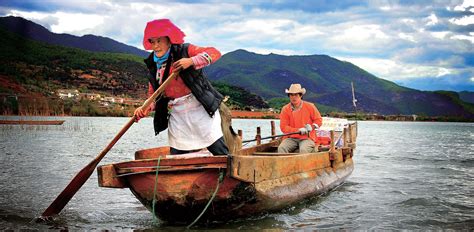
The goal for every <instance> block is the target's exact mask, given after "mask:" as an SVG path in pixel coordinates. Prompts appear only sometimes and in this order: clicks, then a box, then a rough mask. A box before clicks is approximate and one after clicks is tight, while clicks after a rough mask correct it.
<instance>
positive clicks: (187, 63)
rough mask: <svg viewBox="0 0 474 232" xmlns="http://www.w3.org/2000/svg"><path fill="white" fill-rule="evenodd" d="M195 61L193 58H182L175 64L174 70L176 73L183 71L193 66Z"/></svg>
mask: <svg viewBox="0 0 474 232" xmlns="http://www.w3.org/2000/svg"><path fill="white" fill-rule="evenodd" d="M193 65H194V63H193V59H191V58H181V59H179V60H178V61H176V62H174V63H173V70H174V71H182V70H184V69H187V68H189V67H191V66H193Z"/></svg>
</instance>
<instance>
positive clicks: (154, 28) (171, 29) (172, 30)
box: [143, 19, 185, 50]
mask: <svg viewBox="0 0 474 232" xmlns="http://www.w3.org/2000/svg"><path fill="white" fill-rule="evenodd" d="M161 36H168V37H169V38H170V41H171V43H172V44H182V43H184V39H183V38H184V36H185V34H184V32H182V31H181V30H180V29H179V28H178V27H177V26H176V25H174V24H173V23H172V22H171V21H170V20H169V19H157V20H153V21H150V22H148V23H147V24H146V27H145V32H144V36H143V47H144V48H145V50H153V46H152V45H151V43H150V42H149V41H148V39H150V38H156V37H161Z"/></svg>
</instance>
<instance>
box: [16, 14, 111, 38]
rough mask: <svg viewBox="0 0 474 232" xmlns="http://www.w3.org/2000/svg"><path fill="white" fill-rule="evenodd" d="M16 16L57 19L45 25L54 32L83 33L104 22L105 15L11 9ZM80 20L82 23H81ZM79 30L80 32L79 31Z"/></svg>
mask: <svg viewBox="0 0 474 232" xmlns="http://www.w3.org/2000/svg"><path fill="white" fill-rule="evenodd" d="M11 14H12V15H14V16H21V17H23V18H26V19H31V20H34V21H39V22H41V21H43V20H45V21H51V19H55V20H54V22H55V24H52V25H44V26H46V27H48V28H50V29H51V31H52V32H54V33H72V34H76V35H78V34H79V35H81V33H80V31H83V30H86V29H92V28H94V27H96V26H98V25H100V24H102V23H103V22H104V16H101V15H95V14H80V13H65V12H56V13H54V14H47V13H39V12H24V11H17V10H13V11H11ZM79 22H80V23H79ZM78 32H79V33H78Z"/></svg>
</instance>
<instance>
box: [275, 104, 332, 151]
mask: <svg viewBox="0 0 474 232" xmlns="http://www.w3.org/2000/svg"><path fill="white" fill-rule="evenodd" d="M301 102H302V103H303V105H302V106H301V109H299V110H296V111H292V109H291V103H288V104H286V105H285V106H283V108H282V109H281V113H280V130H281V131H282V132H283V133H285V134H287V133H292V132H297V131H298V129H300V128H302V127H304V126H305V125H306V124H310V125H311V126H313V124H317V125H318V126H321V124H322V122H323V118H322V117H321V114H320V113H319V111H318V109H317V108H316V106H315V105H314V104H313V103H310V102H306V101H303V100H302V101H301ZM289 137H291V138H297V139H308V135H300V134H294V135H290V136H289ZM309 138H310V139H312V140H313V141H314V142H315V143H318V141H317V139H316V131H314V130H312V131H311V132H310V133H309Z"/></svg>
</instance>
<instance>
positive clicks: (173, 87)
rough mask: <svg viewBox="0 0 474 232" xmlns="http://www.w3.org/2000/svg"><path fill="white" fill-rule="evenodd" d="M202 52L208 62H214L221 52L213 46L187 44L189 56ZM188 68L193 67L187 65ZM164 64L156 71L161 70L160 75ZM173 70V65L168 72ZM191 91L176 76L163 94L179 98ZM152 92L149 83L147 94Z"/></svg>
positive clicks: (198, 54)
mask: <svg viewBox="0 0 474 232" xmlns="http://www.w3.org/2000/svg"><path fill="white" fill-rule="evenodd" d="M202 53H206V54H207V55H208V56H209V57H210V63H211V64H212V63H214V62H216V61H217V60H218V59H219V58H220V57H221V53H220V52H219V51H218V50H217V49H215V48H213V47H198V46H196V45H193V44H189V46H188V54H189V57H194V56H200V55H201V54H202ZM189 68H195V67H189ZM164 70H165V69H164V66H163V68H162V69H160V70H158V72H161V76H163V72H164ZM172 72H173V67H171V69H170V73H172ZM190 93H191V90H190V89H189V88H188V86H186V84H185V83H184V81H183V79H182V78H181V77H180V76H178V77H177V78H173V80H170V83H169V85H168V86H167V87H166V89H165V95H166V96H167V97H169V98H179V97H182V96H186V95H188V94H190ZM151 94H153V87H152V86H151V84H149V87H148V95H149V96H151Z"/></svg>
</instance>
